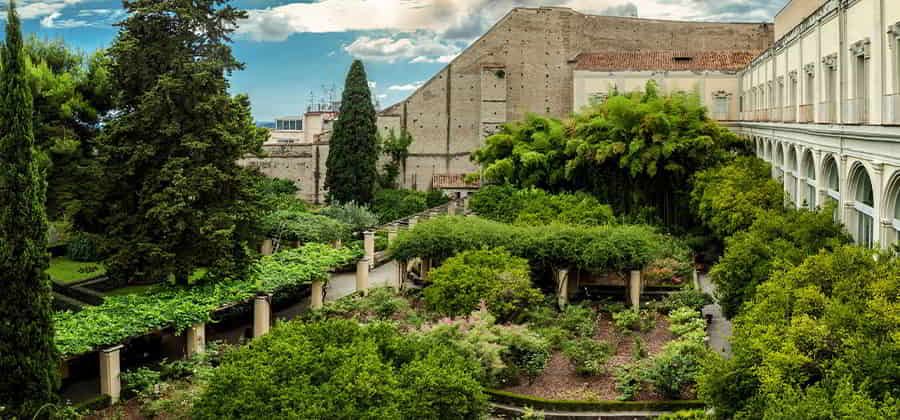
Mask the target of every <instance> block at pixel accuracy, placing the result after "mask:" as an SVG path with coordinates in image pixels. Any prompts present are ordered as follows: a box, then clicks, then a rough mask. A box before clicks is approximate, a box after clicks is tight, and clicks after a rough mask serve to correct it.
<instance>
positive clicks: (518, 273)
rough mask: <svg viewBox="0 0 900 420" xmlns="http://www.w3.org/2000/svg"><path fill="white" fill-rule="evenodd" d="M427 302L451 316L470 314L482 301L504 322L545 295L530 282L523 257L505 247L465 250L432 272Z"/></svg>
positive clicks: (515, 317)
mask: <svg viewBox="0 0 900 420" xmlns="http://www.w3.org/2000/svg"><path fill="white" fill-rule="evenodd" d="M429 281H430V282H431V285H430V286H429V287H428V288H426V289H425V292H424V294H425V303H426V304H427V305H428V307H429V308H430V309H432V310H434V311H437V312H439V313H441V314H443V315H448V316H461V315H466V314H469V313H471V312H472V311H474V310H476V309H477V308H478V305H479V304H480V303H481V302H484V303H485V305H487V308H488V310H489V311H490V312H491V314H492V315H494V316H496V317H497V319H498V320H499V321H501V322H507V321H515V320H518V319H519V318H521V317H522V315H524V312H525V311H527V310H528V309H529V308H530V307H532V306H534V305H536V304H537V303H539V302H540V301H541V299H542V298H543V295H541V292H540V291H538V290H537V289H535V288H533V287H532V285H531V276H530V268H529V266H528V261H527V260H525V259H524V258H518V257H513V256H512V255H510V253H509V252H507V251H505V250H503V249H493V250H488V249H485V250H479V251H465V252H462V253H460V254H459V255H456V256H454V257H451V258H449V259H447V261H445V262H444V264H443V265H441V266H440V267H438V268H436V269H435V270H434V271H432V272H431V273H430V274H429Z"/></svg>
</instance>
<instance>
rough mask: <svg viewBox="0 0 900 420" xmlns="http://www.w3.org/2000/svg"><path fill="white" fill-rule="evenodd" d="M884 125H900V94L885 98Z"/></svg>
mask: <svg viewBox="0 0 900 420" xmlns="http://www.w3.org/2000/svg"><path fill="white" fill-rule="evenodd" d="M882 108H883V109H884V123H885V124H889V125H900V93H895V94H893V95H885V96H884V105H883V107H882Z"/></svg>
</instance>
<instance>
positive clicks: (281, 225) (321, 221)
mask: <svg viewBox="0 0 900 420" xmlns="http://www.w3.org/2000/svg"><path fill="white" fill-rule="evenodd" d="M262 225H263V231H264V232H265V234H266V235H268V236H269V237H270V238H276V239H280V240H283V241H291V242H293V241H297V242H300V243H301V244H304V243H309V242H318V243H330V242H333V241H335V240H338V239H341V240H344V239H347V238H348V237H349V235H350V228H349V226H348V225H347V224H346V223H343V222H339V221H337V220H334V219H332V218H329V217H325V216H319V215H316V214H311V213H306V212H300V211H291V210H278V211H276V212H273V213H271V214H268V215H266V216H264V217H263V219H262Z"/></svg>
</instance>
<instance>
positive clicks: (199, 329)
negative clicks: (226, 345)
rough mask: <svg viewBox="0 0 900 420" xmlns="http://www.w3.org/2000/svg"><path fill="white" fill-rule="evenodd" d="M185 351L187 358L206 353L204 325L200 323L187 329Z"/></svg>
mask: <svg viewBox="0 0 900 420" xmlns="http://www.w3.org/2000/svg"><path fill="white" fill-rule="evenodd" d="M185 350H186V351H185V352H186V353H187V357H189V358H190V357H192V356H194V355H197V354H200V353H203V352H204V351H206V324H204V323H202V322H201V323H198V324H194V325H191V327H190V328H188V330H187V346H186V348H185Z"/></svg>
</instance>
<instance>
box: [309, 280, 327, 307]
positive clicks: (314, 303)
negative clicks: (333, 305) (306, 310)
mask: <svg viewBox="0 0 900 420" xmlns="http://www.w3.org/2000/svg"><path fill="white" fill-rule="evenodd" d="M324 295H325V282H324V281H322V280H313V282H312V284H311V285H310V292H309V307H310V309H322V307H323V306H324V302H323V300H322V299H323V296H324Z"/></svg>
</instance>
